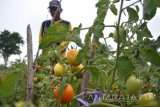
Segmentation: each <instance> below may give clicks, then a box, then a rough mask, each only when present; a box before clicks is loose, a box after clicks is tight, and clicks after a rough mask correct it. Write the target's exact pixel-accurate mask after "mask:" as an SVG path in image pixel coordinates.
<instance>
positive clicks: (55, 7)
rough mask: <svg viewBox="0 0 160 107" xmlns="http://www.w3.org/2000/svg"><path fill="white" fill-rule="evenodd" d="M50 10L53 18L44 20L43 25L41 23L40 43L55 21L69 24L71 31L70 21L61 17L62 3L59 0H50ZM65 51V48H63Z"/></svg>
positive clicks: (57, 43) (58, 43)
mask: <svg viewBox="0 0 160 107" xmlns="http://www.w3.org/2000/svg"><path fill="white" fill-rule="evenodd" d="M48 9H49V12H50V14H51V16H52V19H50V20H45V21H43V22H42V25H41V28H40V32H39V43H40V42H41V40H42V37H43V36H44V34H45V32H46V30H47V29H48V28H49V27H50V26H52V25H54V24H55V23H64V24H66V25H68V26H69V29H70V31H71V24H70V22H69V21H66V20H63V19H61V16H60V15H61V12H62V8H61V4H60V2H59V1H58V0H51V1H50V2H49V7H48ZM56 45H57V46H59V45H60V42H58V41H57V42H56ZM63 51H65V50H63Z"/></svg>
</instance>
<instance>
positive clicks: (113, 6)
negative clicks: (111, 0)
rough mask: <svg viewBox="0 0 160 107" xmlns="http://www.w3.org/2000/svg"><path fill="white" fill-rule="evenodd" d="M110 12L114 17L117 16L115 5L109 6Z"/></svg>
mask: <svg viewBox="0 0 160 107" xmlns="http://www.w3.org/2000/svg"><path fill="white" fill-rule="evenodd" d="M111 11H112V13H113V14H114V15H116V16H117V8H116V6H115V5H111Z"/></svg>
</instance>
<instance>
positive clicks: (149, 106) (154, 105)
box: [137, 92, 159, 107]
mask: <svg viewBox="0 0 160 107" xmlns="http://www.w3.org/2000/svg"><path fill="white" fill-rule="evenodd" d="M137 104H138V105H139V106H146V107H159V106H158V102H157V101H156V100H155V94H153V93H151V92H148V93H145V94H143V95H141V96H140V97H139V99H138V101H137Z"/></svg>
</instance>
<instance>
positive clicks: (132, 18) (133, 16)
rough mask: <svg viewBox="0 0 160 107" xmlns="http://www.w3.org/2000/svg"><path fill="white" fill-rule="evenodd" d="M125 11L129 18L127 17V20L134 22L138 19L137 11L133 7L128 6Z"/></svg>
mask: <svg viewBox="0 0 160 107" xmlns="http://www.w3.org/2000/svg"><path fill="white" fill-rule="evenodd" d="M127 12H128V15H129V19H128V20H129V21H134V22H137V21H138V19H139V16H138V12H137V11H136V10H135V9H133V8H130V7H128V8H127Z"/></svg>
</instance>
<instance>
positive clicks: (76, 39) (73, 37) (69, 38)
mask: <svg viewBox="0 0 160 107" xmlns="http://www.w3.org/2000/svg"><path fill="white" fill-rule="evenodd" d="M66 40H67V41H72V42H75V43H76V44H77V45H78V46H79V47H82V46H83V44H82V41H81V39H80V37H79V36H78V35H74V34H73V35H70V36H67V38H66Z"/></svg>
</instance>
